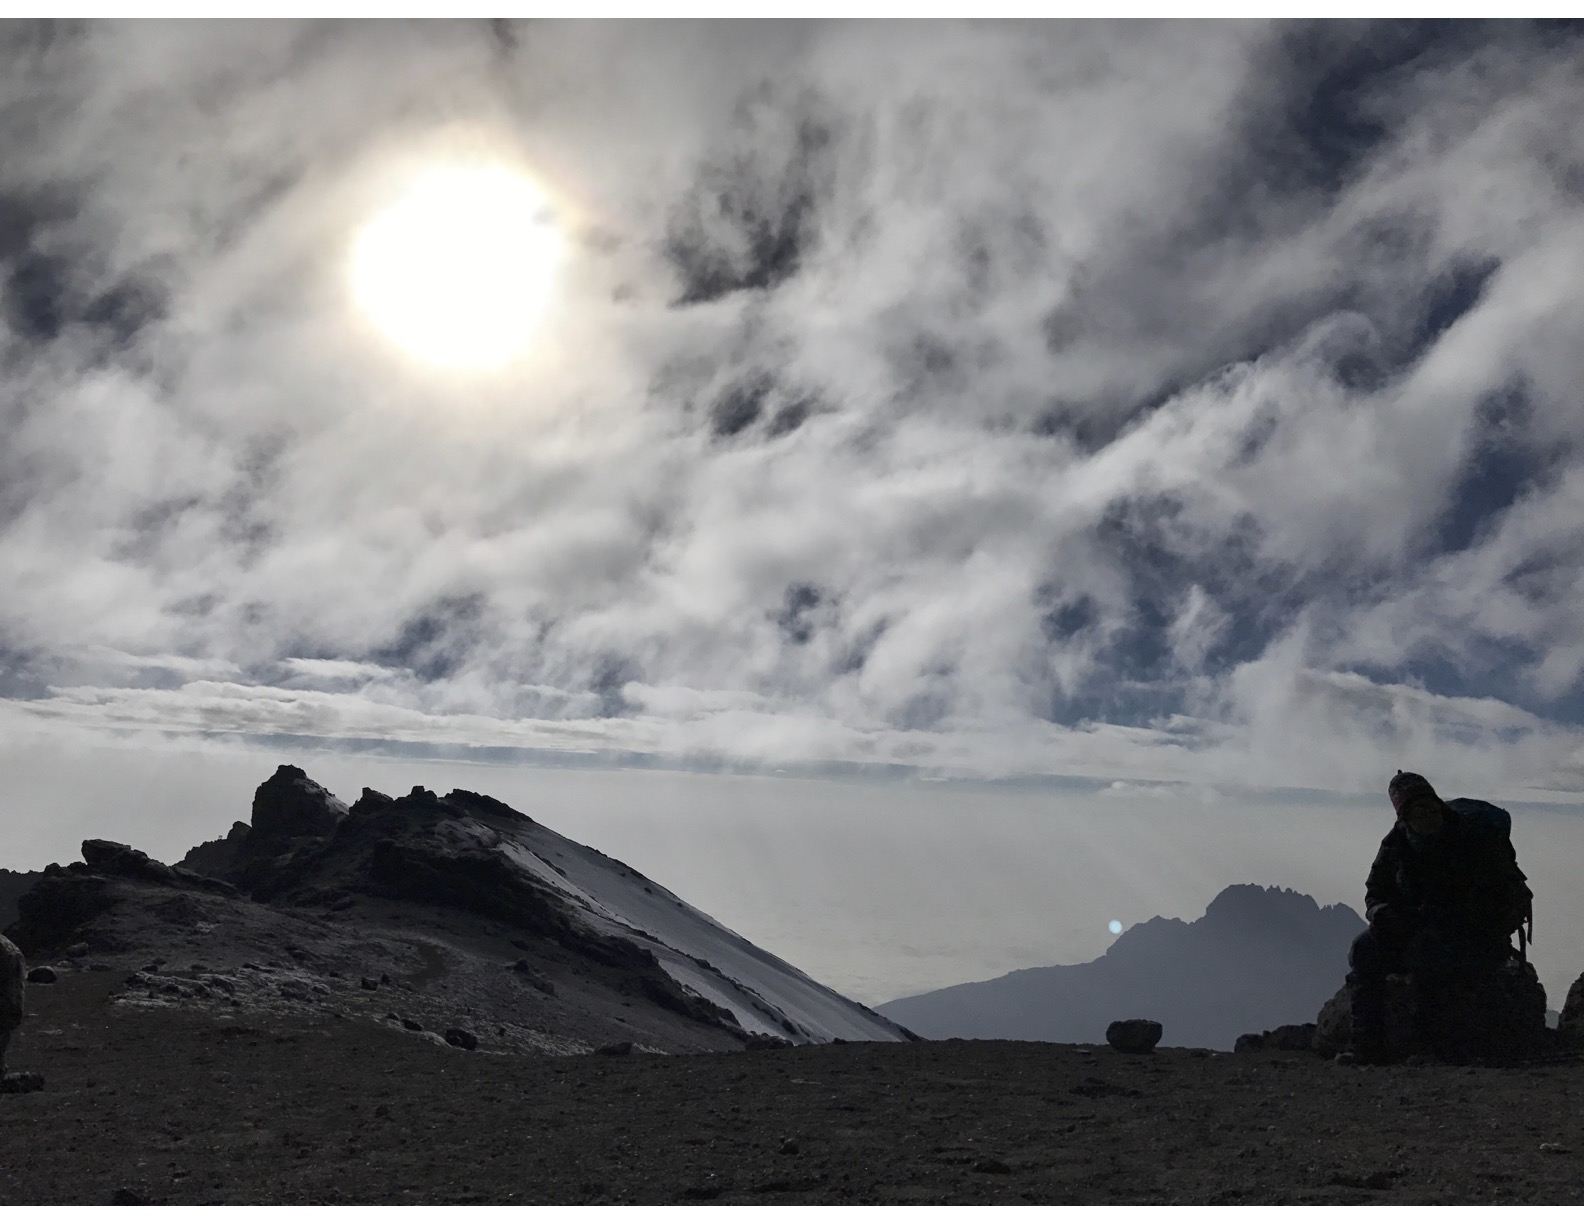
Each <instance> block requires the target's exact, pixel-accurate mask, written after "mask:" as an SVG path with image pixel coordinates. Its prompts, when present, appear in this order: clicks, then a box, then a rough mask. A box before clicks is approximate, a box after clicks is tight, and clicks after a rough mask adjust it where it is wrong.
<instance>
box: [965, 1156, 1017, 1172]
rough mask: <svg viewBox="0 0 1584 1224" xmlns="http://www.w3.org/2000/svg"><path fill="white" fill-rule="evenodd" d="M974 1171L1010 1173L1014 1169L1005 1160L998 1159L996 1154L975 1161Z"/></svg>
mask: <svg viewBox="0 0 1584 1224" xmlns="http://www.w3.org/2000/svg"><path fill="white" fill-rule="evenodd" d="M973 1171H974V1172H975V1173H1010V1172H1012V1169H1011V1168H1010V1167H1009V1166H1008V1165H1007V1164H1006V1163H1005V1162H1003V1161H1000V1160H997V1159H996V1158H995V1157H994V1156H986V1157H985V1158H984V1159H983V1160H976V1161H974V1165H973Z"/></svg>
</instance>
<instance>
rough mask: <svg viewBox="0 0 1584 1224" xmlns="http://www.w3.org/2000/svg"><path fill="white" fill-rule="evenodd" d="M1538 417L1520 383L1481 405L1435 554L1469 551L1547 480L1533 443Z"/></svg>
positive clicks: (1436, 539)
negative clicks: (1531, 436)
mask: <svg viewBox="0 0 1584 1224" xmlns="http://www.w3.org/2000/svg"><path fill="white" fill-rule="evenodd" d="M1533 415H1534V405H1533V403H1532V402H1531V400H1530V399H1529V397H1528V395H1527V394H1526V389H1525V388H1524V386H1523V385H1522V384H1521V383H1518V384H1512V385H1509V386H1507V387H1504V388H1502V389H1501V390H1499V391H1496V392H1493V393H1492V394H1490V395H1487V396H1485V397H1484V399H1482V400H1481V401H1480V403H1479V406H1478V408H1477V409H1476V411H1475V419H1474V428H1473V437H1472V439H1471V441H1470V444H1469V447H1468V457H1467V459H1466V460H1465V462H1464V464H1463V467H1462V469H1461V471H1460V472H1459V473H1458V479H1457V484H1456V486H1455V487H1454V488H1453V490H1452V492H1451V495H1450V497H1449V498H1448V502H1447V508H1446V512H1445V514H1444V515H1443V516H1442V518H1441V521H1440V524H1439V527H1438V530H1437V531H1436V533H1435V536H1434V538H1433V543H1432V545H1431V548H1432V551H1433V552H1435V553H1437V554H1439V553H1445V552H1460V551H1462V550H1463V549H1465V548H1468V547H1469V546H1470V545H1472V544H1473V543H1474V542H1475V541H1476V540H1477V539H1479V538H1480V537H1481V536H1482V535H1483V534H1484V533H1486V532H1488V531H1490V530H1492V529H1493V528H1494V527H1495V526H1496V525H1497V524H1498V523H1499V522H1500V521H1501V517H1502V515H1504V514H1505V513H1506V512H1507V511H1508V510H1509V509H1511V508H1512V506H1513V505H1514V504H1515V503H1516V502H1517V501H1518V500H1519V499H1520V498H1522V497H1523V496H1524V494H1525V493H1527V492H1529V491H1530V490H1531V489H1533V488H1534V487H1535V486H1536V484H1537V482H1539V481H1540V480H1542V479H1543V476H1544V472H1545V467H1546V456H1544V455H1543V454H1541V453H1539V452H1538V451H1537V450H1536V448H1535V447H1534V445H1533V444H1532V443H1531V442H1530V441H1529V438H1528V425H1529V422H1530V420H1531V418H1532V417H1533Z"/></svg>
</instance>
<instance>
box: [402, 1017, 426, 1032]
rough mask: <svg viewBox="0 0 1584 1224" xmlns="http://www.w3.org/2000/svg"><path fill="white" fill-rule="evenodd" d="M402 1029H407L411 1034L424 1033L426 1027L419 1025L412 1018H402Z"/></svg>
mask: <svg viewBox="0 0 1584 1224" xmlns="http://www.w3.org/2000/svg"><path fill="white" fill-rule="evenodd" d="M402 1028H404V1029H406V1030H407V1031H408V1032H410V1033H421V1032H423V1031H424V1026H423V1025H421V1024H419V1023H418V1021H416V1020H414V1019H413V1018H412V1017H411V1016H403V1017H402Z"/></svg>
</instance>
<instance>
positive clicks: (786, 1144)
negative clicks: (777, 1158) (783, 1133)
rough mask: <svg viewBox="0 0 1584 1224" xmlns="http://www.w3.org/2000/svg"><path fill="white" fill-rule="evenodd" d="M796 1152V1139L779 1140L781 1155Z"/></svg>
mask: <svg viewBox="0 0 1584 1224" xmlns="http://www.w3.org/2000/svg"><path fill="white" fill-rule="evenodd" d="M797 1154H798V1141H797V1140H796V1139H783V1140H781V1155H783V1156H796V1155H797Z"/></svg>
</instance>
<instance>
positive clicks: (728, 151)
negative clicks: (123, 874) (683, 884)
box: [0, 23, 1584, 793]
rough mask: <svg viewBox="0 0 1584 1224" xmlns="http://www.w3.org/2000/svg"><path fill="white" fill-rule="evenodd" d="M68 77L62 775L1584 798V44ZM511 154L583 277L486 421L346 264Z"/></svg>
mask: <svg viewBox="0 0 1584 1224" xmlns="http://www.w3.org/2000/svg"><path fill="white" fill-rule="evenodd" d="M5 35H6V42H5V48H4V52H3V56H4V63H5V70H4V73H3V74H0V82H3V84H0V147H3V149H4V156H3V157H0V219H3V233H0V260H3V264H0V271H3V278H4V279H3V284H4V293H3V298H0V318H3V323H4V330H3V334H0V360H3V362H4V367H5V380H4V384H3V391H0V430H3V437H4V439H5V445H4V447H3V448H0V591H4V592H5V594H4V596H3V597H0V699H3V700H4V701H5V702H6V704H7V705H8V707H9V709H8V710H7V711H5V714H6V717H7V718H8V719H14V718H17V717H21V716H23V715H27V716H30V717H34V718H48V719H51V720H52V723H53V725H56V726H77V727H100V728H104V727H109V728H131V727H138V728H154V729H164V730H169V731H173V732H178V733H184V734H185V733H216V732H220V733H237V734H244V735H279V734H290V735H306V736H324V737H329V738H332V739H337V740H346V739H356V740H390V741H399V742H408V743H413V742H418V743H430V744H446V745H453V746H473V747H474V748H476V749H478V750H481V751H482V750H484V749H489V748H502V747H518V748H522V749H526V750H550V751H567V752H579V753H586V752H590V751H596V752H600V751H603V752H613V753H632V752H637V753H646V754H654V755H656V756H658V757H660V758H664V759H678V758H679V759H684V760H692V761H711V762H747V763H769V764H776V765H787V764H793V763H796V764H800V765H809V766H818V765H820V764H822V763H830V762H870V763H883V764H890V765H907V766H914V767H917V768H920V769H923V770H925V771H937V770H939V771H963V772H970V773H982V774H1019V773H1052V774H1082V775H1087V776H1092V777H1103V778H1133V779H1141V780H1151V779H1153V780H1157V781H1181V782H1188V783H1204V782H1209V783H1221V784H1225V783H1237V784H1249V785H1257V786H1295V787H1315V788H1324V789H1344V790H1345V789H1350V788H1354V787H1366V788H1369V789H1375V788H1378V786H1379V784H1380V781H1381V778H1382V776H1383V774H1385V773H1389V771H1390V769H1391V768H1392V767H1394V766H1396V765H1398V764H1402V765H1405V766H1408V765H1412V766H1415V767H1417V768H1420V769H1423V770H1426V771H1427V772H1432V773H1436V772H1446V773H1450V774H1452V775H1453V776H1455V777H1457V778H1459V779H1465V780H1467V781H1468V782H1469V784H1470V785H1472V783H1473V781H1474V780H1475V779H1479V780H1482V781H1486V782H1488V783H1489V784H1490V786H1493V787H1497V788H1506V789H1507V790H1508V791H1509V792H1511V793H1517V791H1519V790H1521V789H1523V788H1526V787H1527V788H1533V790H1534V791H1535V792H1536V793H1538V792H1540V791H1547V790H1553V791H1556V790H1559V791H1575V792H1576V791H1579V790H1584V738H1581V736H1580V730H1579V729H1580V724H1581V722H1584V698H1581V697H1580V692H1581V685H1580V680H1581V676H1584V646H1581V643H1584V577H1581V575H1584V564H1581V562H1584V534H1581V533H1580V531H1579V524H1580V522H1584V459H1581V455H1580V451H1579V446H1578V443H1577V441H1576V439H1578V438H1579V437H1581V436H1584V400H1581V398H1580V393H1579V388H1580V387H1581V386H1584V347H1581V346H1580V345H1579V343H1578V337H1579V336H1580V335H1581V334H1584V292H1581V290H1580V288H1579V286H1580V285H1584V129H1580V127H1579V125H1578V123H1577V122H1576V119H1577V115H1578V114H1579V113H1580V112H1581V110H1584V56H1581V55H1580V50H1581V47H1584V44H1581V43H1580V42H1579V40H1578V38H1577V36H1576V35H1574V34H1573V33H1572V32H1570V31H1569V30H1567V29H1560V28H1553V27H1550V26H1529V25H1517V24H1513V25H1509V24H1501V25H1496V26H1489V25H1483V24H1456V25H1451V26H1441V25H1432V26H1421V25H1417V24H1409V25H1355V24H1350V23H1341V24H1326V25H1322V26H1318V27H1311V26H1305V25H1298V24H1278V25H1234V24H1226V23H1215V24H1205V25H1197V24H1187V25H1184V24H1172V25H1165V26H1152V25H1145V24H1135V23H1129V24H1126V25H1115V26H1113V25H1107V24H1087V23H1086V24H1078V25H1065V24H1061V25H1037V26H1016V25H1000V24H997V25H990V26H978V25H947V24H929V25H919V26H913V25H895V26H894V25H845V24H843V25H836V26H822V25H793V26H774V25H772V26H761V25H757V24H755V25H752V26H741V27H739V26H732V25H726V26H718V25H709V26H698V27H695V26H690V25H685V24H683V25H667V26H662V27H658V28H651V27H648V26H640V25H619V24H618V25H587V26H585V25H548V26H539V25H516V24H510V25H494V26H490V25H482V24H480V25H471V24H456V25H435V24H425V25H423V26H421V27H418V26H410V25H405V24H383V23H382V24H377V25H376V24H367V25H364V24H353V25H339V24H330V25H312V26H305V27H297V26H287V25H273V24H272V25H266V26H262V27H255V26H235V25H218V24H217V25H207V24H197V25H166V24H159V25H148V26H144V25H119V24H105V25H98V24H96V25H91V26H87V27H76V26H58V25H49V26H40V27H22V26H16V27H12V28H10V29H8V30H7V31H6V32H5ZM480 145H483V146H486V147H491V148H496V149H499V150H500V151H502V152H503V153H504V154H505V155H507V156H510V157H512V158H515V159H520V160H523V161H525V162H526V163H527V164H529V165H531V166H532V167H534V168H535V170H536V172H537V173H538V174H539V175H540V177H541V178H542V179H543V181H544V183H545V184H546V186H547V188H548V189H549V190H550V192H551V194H552V196H553V197H554V199H555V200H556V207H557V217H558V224H560V225H561V226H562V227H563V229H564V230H565V232H566V233H567V235H568V236H569V238H570V239H571V240H572V241H573V243H574V255H573V257H572V258H571V259H570V260H569V262H568V264H567V266H566V267H565V268H564V270H563V276H562V279H561V281H560V283H559V285H558V287H557V291H556V299H555V302H554V304H553V306H552V308H551V316H552V317H551V319H550V321H549V323H548V324H547V325H546V327H545V331H544V334H543V336H542V337H541V339H540V343H539V345H538V348H537V350H536V353H535V355H534V356H533V357H532V358H531V359H530V360H529V361H528V362H526V363H525V364H524V365H523V366H521V367H520V368H518V369H516V370H514V371H512V372H510V373H509V374H507V375H504V376H497V377H493V378H490V379H476V378H475V379H469V378H465V377H461V376H457V375H445V376H441V375H437V374H435V373H433V372H431V371H426V370H423V369H420V368H417V367H415V366H414V365H412V364H411V363H410V362H407V361H405V360H404V359H403V358H402V357H401V356H400V355H399V354H396V353H393V352H391V351H389V350H388V349H387V348H385V347H384V346H382V345H381V343H380V342H379V341H378V339H377V338H375V337H373V336H371V335H369V334H368V333H367V331H366V329H365V327H364V326H363V325H362V324H361V323H360V321H359V320H358V319H357V318H356V316H355V315H354V314H353V312H352V311H351V309H350V307H349V306H348V304H347V295H346V292H345V286H344V284H343V277H344V264H345V252H346V246H347V243H348V241H349V240H350V236H351V234H352V232H353V231H354V229H355V227H356V225H357V224H358V222H359V221H360V220H361V219H363V218H365V217H366V216H367V215H368V214H369V213H370V211H371V210H373V209H374V208H376V207H378V205H379V203H380V202H381V201H382V199H384V198H385V196H386V194H388V192H389V190H390V184H391V182H392V181H393V175H395V174H397V173H398V172H399V171H400V170H401V168H402V167H404V166H408V165H412V164H417V163H421V162H422V161H423V160H424V159H425V158H429V157H434V156H438V155H441V154H443V153H445V152H446V151H447V150H450V149H453V148H456V147H458V146H466V147H477V146H480ZM1461 789H1468V786H1464V787H1462V788H1461ZM1487 789H1489V787H1488V788H1487Z"/></svg>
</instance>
